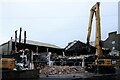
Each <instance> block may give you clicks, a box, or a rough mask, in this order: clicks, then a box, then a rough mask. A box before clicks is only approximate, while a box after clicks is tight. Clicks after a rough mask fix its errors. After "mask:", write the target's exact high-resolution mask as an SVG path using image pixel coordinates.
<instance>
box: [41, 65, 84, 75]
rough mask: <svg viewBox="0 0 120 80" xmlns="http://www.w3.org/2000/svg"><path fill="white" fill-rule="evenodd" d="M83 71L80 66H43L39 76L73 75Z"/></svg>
mask: <svg viewBox="0 0 120 80" xmlns="http://www.w3.org/2000/svg"><path fill="white" fill-rule="evenodd" d="M84 71H85V70H84V68H82V67H81V66H45V67H44V68H42V69H40V74H42V75H50V74H51V75H52V74H75V73H81V72H84Z"/></svg>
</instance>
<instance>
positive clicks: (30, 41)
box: [2, 39, 62, 49]
mask: <svg viewBox="0 0 120 80" xmlns="http://www.w3.org/2000/svg"><path fill="white" fill-rule="evenodd" d="M12 42H15V39H12ZM17 42H19V39H17ZM6 43H7V42H6ZM6 43H3V44H2V45H4V44H6ZM21 43H24V40H23V39H22V40H21ZM26 44H30V45H36V46H43V47H50V48H58V49H62V48H60V47H59V46H56V45H54V44H50V43H43V42H39V41H32V40H26Z"/></svg>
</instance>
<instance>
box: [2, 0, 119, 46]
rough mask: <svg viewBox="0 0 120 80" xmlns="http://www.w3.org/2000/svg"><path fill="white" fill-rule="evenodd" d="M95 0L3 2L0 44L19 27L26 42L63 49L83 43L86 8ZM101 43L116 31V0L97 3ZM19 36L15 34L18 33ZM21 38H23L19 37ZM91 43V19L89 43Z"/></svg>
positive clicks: (88, 10)
mask: <svg viewBox="0 0 120 80" xmlns="http://www.w3.org/2000/svg"><path fill="white" fill-rule="evenodd" d="M95 3H96V1H95V0H91V1H89V2H85V1H84V0H81V1H79V0H58V1H56V0H38V1H35V0H18V1H16V0H11V1H9V0H4V1H1V3H0V44H2V43H4V42H6V41H8V40H10V37H13V38H14V31H15V30H19V28H20V27H22V29H23V31H24V30H26V31H27V39H29V40H34V41H39V42H45V43H51V44H55V45H57V46H60V47H65V46H66V45H67V44H68V43H69V42H71V41H74V40H80V41H82V42H86V38H87V29H88V22H89V15H90V8H91V7H92V6H93V5H94V4H95ZM100 16H101V31H102V40H105V39H106V38H107V37H108V33H109V32H112V31H117V29H118V1H117V0H116V1H114V0H113V1H106V2H104V0H102V1H101V3H100ZM18 33H19V32H18ZM22 36H23V35H22ZM94 40H95V19H94V21H93V30H92V36H91V41H94Z"/></svg>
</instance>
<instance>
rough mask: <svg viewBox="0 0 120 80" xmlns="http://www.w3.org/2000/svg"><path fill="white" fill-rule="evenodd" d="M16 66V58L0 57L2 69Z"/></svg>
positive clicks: (0, 67)
mask: <svg viewBox="0 0 120 80" xmlns="http://www.w3.org/2000/svg"><path fill="white" fill-rule="evenodd" d="M14 68H15V59H14V58H0V69H9V70H12V69H14Z"/></svg>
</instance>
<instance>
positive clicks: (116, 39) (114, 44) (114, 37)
mask: <svg viewBox="0 0 120 80" xmlns="http://www.w3.org/2000/svg"><path fill="white" fill-rule="evenodd" d="M102 46H103V48H109V49H110V50H118V51H120V34H117V31H115V32H111V33H109V37H108V38H107V39H106V40H105V41H102Z"/></svg>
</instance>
